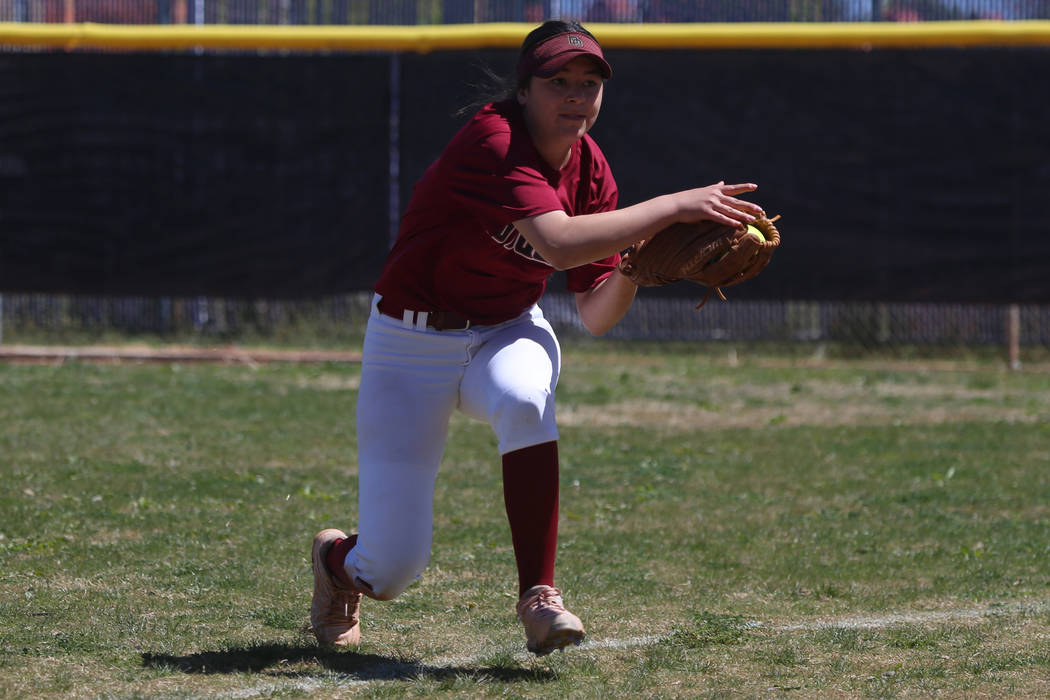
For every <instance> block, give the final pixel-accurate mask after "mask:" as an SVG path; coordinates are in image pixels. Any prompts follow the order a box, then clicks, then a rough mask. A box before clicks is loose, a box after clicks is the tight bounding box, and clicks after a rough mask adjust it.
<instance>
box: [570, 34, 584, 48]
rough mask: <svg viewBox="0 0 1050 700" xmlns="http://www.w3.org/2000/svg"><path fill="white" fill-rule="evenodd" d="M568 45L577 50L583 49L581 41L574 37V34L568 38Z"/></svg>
mask: <svg viewBox="0 0 1050 700" xmlns="http://www.w3.org/2000/svg"><path fill="white" fill-rule="evenodd" d="M569 43H570V44H572V45H573V46H575V47H576V48H578V49H579V48H582V47H583V39H581V38H580V37H578V36H576V35H575V34H573V35H572V36H570V37H569Z"/></svg>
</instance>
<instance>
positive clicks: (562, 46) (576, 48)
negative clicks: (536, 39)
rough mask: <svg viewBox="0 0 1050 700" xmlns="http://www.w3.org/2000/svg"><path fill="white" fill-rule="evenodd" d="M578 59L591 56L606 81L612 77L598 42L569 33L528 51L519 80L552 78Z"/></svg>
mask: <svg viewBox="0 0 1050 700" xmlns="http://www.w3.org/2000/svg"><path fill="white" fill-rule="evenodd" d="M577 56H590V57H591V58H593V59H594V60H595V61H597V62H598V66H599V68H600V70H601V72H602V77H603V78H605V79H609V78H611V77H612V68H610V67H609V62H608V61H606V60H605V56H604V55H603V54H602V47H601V46H599V45H598V42H597V41H595V40H594V39H592V38H591V37H589V36H587V35H586V34H580V33H578V32H570V33H566V34H556V35H554V36H552V37H551V38H550V39H546V40H544V41H541V42H540V43H539V44H536V45H535V46H533V47H532V48H531V49H529V51H528V53H526V54H525V55H523V56H522V57H521V58H520V59H519V60H518V80H519V81H520V80H525V79H526V78H528V77H529V76H530V75H535V76H537V77H540V78H553V77H554V76H555V75H557V74H558V71H560V70H561V69H562V68H563V67H564V66H565V64H566V63H568V62H569V61H571V60H572V59H574V58H576V57H577Z"/></svg>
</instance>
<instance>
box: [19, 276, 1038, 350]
mask: <svg viewBox="0 0 1050 700" xmlns="http://www.w3.org/2000/svg"><path fill="white" fill-rule="evenodd" d="M697 289H698V292H699V291H701V290H700V288H699V287H698V288H697ZM701 297H702V295H701V294H699V293H698V294H697V298H696V299H674V298H653V297H648V296H647V295H646V294H645V291H644V290H643V291H642V292H640V295H639V298H638V299H637V300H636V301H635V304H634V305H633V306H632V308H631V310H630V311H629V312H628V314H627V316H626V317H625V318H624V319H623V321H621V322H620V323H619V324H618V325H617V326H616V327H614V328H613V329H612V330H611V331H610V332H609V333H608V334H607V336H606V337H607V338H610V339H613V340H623V341H661V342H666V341H670V342H687V343H709V344H718V345H726V346H729V347H733V346H735V345H736V344H754V345H769V346H776V347H777V348H779V349H780V350H781V351H791V349H792V348H794V350H795V351H798V352H804V353H812V352H819V353H821V354H827V355H829V356H856V355H869V354H875V355H880V356H888V357H912V356H956V355H960V354H976V355H980V356H986V357H996V358H1000V359H1001V360H1002V361H1004V362H1008V363H1009V364H1010V365H1011V366H1014V367H1018V366H1020V365H1021V363H1022V361H1024V362H1039V363H1045V362H1046V361H1048V360H1050V306H1046V305H1037V304H1023V305H1017V304H1006V305H1003V304H919V303H871V302H863V303H862V302H849V303H846V302H805V301H733V300H730V301H728V302H721V301H719V300H712V301H709V302H708V303H707V304H706V305H705V306H704V307H703V308H702V309H699V310H698V309H696V308H695V307H696V304H697V303H698V300H699V299H700V298H701ZM540 305H541V306H542V308H543V310H544V313H545V315H546V316H547V318H548V319H549V320H550V321H551V323H552V324H553V325H554V327H555V328H556V329H557V331H558V333H559V335H560V336H562V337H563V338H567V339H582V338H587V337H589V336H588V334H587V332H586V330H585V329H584V328H583V326H582V325H581V323H580V321H579V317H578V315H577V313H576V306H575V300H574V298H573V295H571V294H567V293H564V292H549V293H547V294H546V295H545V296H544V298H543V299H542V300H541V302H540ZM370 308H371V294H370V293H367V292H358V293H353V294H348V295H343V296H336V297H329V298H325V299H319V300H316V299H314V300H300V301H274V300H243V299H219V298H210V297H197V298H140V297H68V296H55V295H45V294H13V295H12V294H7V295H4V296H3V297H0V320H2V325H0V342H3V343H6V344H9V345H18V344H39V343H71V344H82V343H91V342H109V341H116V340H119V339H129V338H131V339H139V340H143V341H146V342H151V341H154V342H176V343H181V342H184V343H197V344H218V343H255V344H264V345H278V346H279V345H286V346H298V347H320V348H330V347H346V346H353V345H356V344H357V343H359V342H360V339H361V337H362V335H363V332H364V326H365V322H366V321H367V319H368V314H369V311H370Z"/></svg>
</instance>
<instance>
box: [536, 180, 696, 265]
mask: <svg viewBox="0 0 1050 700" xmlns="http://www.w3.org/2000/svg"><path fill="white" fill-rule="evenodd" d="M678 215H679V212H678V207H677V206H676V203H675V200H674V198H673V197H671V196H667V195H663V196H660V197H655V198H653V199H650V200H646V201H645V202H641V203H639V204H635V205H633V206H630V207H625V208H623V209H617V210H615V211H608V212H601V213H598V214H581V215H579V216H568V215H567V214H565V213H564V212H560V211H553V212H547V213H546V214H541V215H539V216H535V217H532V218H529V219H523V220H522V221H518V222H515V226H516V227H517V228H518V230H519V231H520V232H521V234H522V235H523V236H525V238H526V239H527V240H528V241H529V243H531V244H532V246H533V247H534V248H535V249H536V250H537V251H538V252H539V254H540V255H542V256H543V259H544V260H546V261H547V262H549V263H550V264H551V265H553V266H554V267H555V268H557V269H559V270H567V269H569V268H572V267H578V266H580V265H584V264H586V263H589V262H594V261H595V260H601V259H603V258H607V257H609V256H610V255H615V254H616V253H619V252H620V251H622V250H624V249H625V248H628V247H630V246H631V245H633V244H635V243H637V242H638V241H640V240H642V239H644V238H648V237H649V236H651V235H652V234H654V233H656V232H657V231H659V230H661V229H663V228H665V227H666V226H668V225H670V224H672V223H674V222H675V221H676V220H677V218H678Z"/></svg>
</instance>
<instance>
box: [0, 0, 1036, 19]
mask: <svg viewBox="0 0 1050 700" xmlns="http://www.w3.org/2000/svg"><path fill="white" fill-rule="evenodd" d="M551 17H560V18H574V19H580V20H583V21H587V22H868V21H893V22H918V21H930V20H968V19H1007V20H1016V19H1037V18H1042V19H1047V18H1050V0H542V1H540V0H487V1H482V2H479V1H477V0H0V21H5V22H102V23H113V24H181V23H189V24H299V25H302V24H390V25H411V24H453V23H455V24H459V23H472V22H538V21H542V20H544V19H547V18H551Z"/></svg>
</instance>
